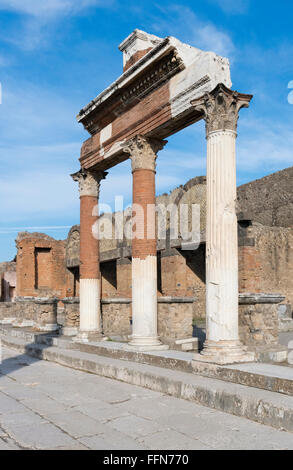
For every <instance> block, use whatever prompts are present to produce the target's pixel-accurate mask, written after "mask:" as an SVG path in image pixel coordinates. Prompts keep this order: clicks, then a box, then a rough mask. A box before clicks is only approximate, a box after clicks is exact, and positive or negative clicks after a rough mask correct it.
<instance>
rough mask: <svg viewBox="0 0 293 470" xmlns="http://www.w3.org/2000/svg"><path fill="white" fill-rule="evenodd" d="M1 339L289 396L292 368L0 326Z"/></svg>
mask: <svg viewBox="0 0 293 470" xmlns="http://www.w3.org/2000/svg"><path fill="white" fill-rule="evenodd" d="M0 333H1V334H2V337H3V336H4V337H5V336H7V335H8V336H11V337H14V338H20V339H23V340H25V341H26V342H27V343H34V344H42V345H46V346H56V347H59V348H61V349H71V350H76V351H80V352H85V353H90V354H95V355H98V356H104V357H110V358H113V359H119V360H123V361H131V362H135V363H140V364H148V365H152V366H156V367H163V368H167V369H172V370H178V371H181V372H189V373H196V374H198V375H202V376H204V377H209V378H215V379H218V380H224V381H226V382H233V383H236V384H242V385H246V386H249V387H255V388H260V389H263V390H268V391H272V392H278V393H282V394H285V395H290V396H293V368H291V367H286V366H279V365H275V364H262V363H248V364H241V365H237V364H236V365H234V366H232V365H230V366H218V365H214V364H208V363H202V362H198V361H192V359H193V357H194V355H193V353H186V352H184V353H182V352H179V351H175V350H167V351H160V352H154V351H152V352H134V351H129V350H125V349H123V343H118V342H112V341H110V342H108V341H101V342H98V343H75V342H72V341H71V340H70V338H68V337H63V336H61V337H58V336H57V335H52V334H48V333H39V332H34V331H32V330H31V329H30V328H13V327H11V326H2V327H0Z"/></svg>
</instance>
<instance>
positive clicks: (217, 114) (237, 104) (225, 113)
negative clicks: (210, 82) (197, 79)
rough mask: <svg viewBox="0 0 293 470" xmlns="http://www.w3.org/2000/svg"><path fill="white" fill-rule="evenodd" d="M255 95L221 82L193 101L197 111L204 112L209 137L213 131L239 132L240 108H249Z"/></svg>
mask: <svg viewBox="0 0 293 470" xmlns="http://www.w3.org/2000/svg"><path fill="white" fill-rule="evenodd" d="M252 98H253V95H245V94H243V93H238V92H237V91H233V90H230V89H229V88H227V87H226V86H225V85H224V84H223V83H220V84H219V85H217V86H216V88H215V89H214V90H213V91H212V92H211V93H206V94H205V95H204V96H203V97H201V98H198V99H196V100H194V101H191V104H192V105H193V106H194V108H195V110H196V111H199V112H201V113H203V115H204V119H205V122H206V135H207V137H208V136H209V134H210V133H211V132H215V131H220V130H222V131H223V130H231V131H234V132H237V122H238V118H239V110H240V109H241V108H248V107H249V103H250V101H251V99H252Z"/></svg>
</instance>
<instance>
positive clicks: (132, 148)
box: [123, 135, 167, 171]
mask: <svg viewBox="0 0 293 470" xmlns="http://www.w3.org/2000/svg"><path fill="white" fill-rule="evenodd" d="M166 144H167V141H166V140H162V139H157V138H152V137H145V136H143V135H137V136H135V137H133V139H130V140H129V141H128V142H126V143H125V144H124V145H123V152H125V153H127V154H128V155H129V158H130V159H131V166H132V171H136V170H152V171H155V170H156V159H157V154H158V152H159V151H160V150H162V149H163V148H164V146H165V145H166Z"/></svg>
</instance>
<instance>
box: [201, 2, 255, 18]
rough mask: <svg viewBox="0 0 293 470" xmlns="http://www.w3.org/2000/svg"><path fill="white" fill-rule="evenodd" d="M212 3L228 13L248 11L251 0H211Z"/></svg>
mask: <svg viewBox="0 0 293 470" xmlns="http://www.w3.org/2000/svg"><path fill="white" fill-rule="evenodd" d="M209 1H210V2H211V3H213V4H215V5H217V6H219V7H220V8H221V9H222V10H223V11H224V12H225V13H228V14H232V15H234V14H243V13H247V12H248V10H249V7H250V0H209Z"/></svg>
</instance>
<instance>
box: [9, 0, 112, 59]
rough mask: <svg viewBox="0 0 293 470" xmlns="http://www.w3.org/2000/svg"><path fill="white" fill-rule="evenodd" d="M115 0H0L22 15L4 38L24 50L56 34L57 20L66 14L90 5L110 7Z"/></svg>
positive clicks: (75, 12) (41, 43) (79, 10)
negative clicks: (19, 20)
mask: <svg viewBox="0 0 293 470" xmlns="http://www.w3.org/2000/svg"><path fill="white" fill-rule="evenodd" d="M114 2H115V0H106V1H105V0H0V10H3V11H9V12H13V13H15V14H17V15H20V16H21V26H20V24H19V23H18V24H17V27H16V28H13V27H11V28H10V30H9V34H3V33H2V38H1V39H2V40H3V41H6V42H8V43H11V44H14V45H15V46H17V47H19V48H20V49H23V50H28V51H30V50H34V49H36V48H38V47H40V46H43V45H45V44H46V43H47V42H49V39H51V38H52V37H53V31H54V28H55V23H56V22H57V21H58V20H60V19H61V18H63V17H64V16H72V15H80V14H82V13H84V12H86V11H87V10H88V9H89V8H111V7H112V6H113V5H114Z"/></svg>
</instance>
